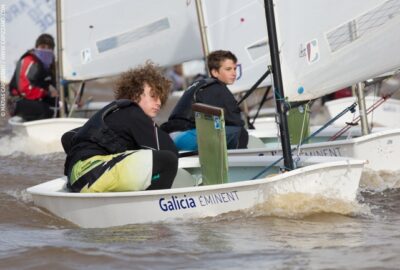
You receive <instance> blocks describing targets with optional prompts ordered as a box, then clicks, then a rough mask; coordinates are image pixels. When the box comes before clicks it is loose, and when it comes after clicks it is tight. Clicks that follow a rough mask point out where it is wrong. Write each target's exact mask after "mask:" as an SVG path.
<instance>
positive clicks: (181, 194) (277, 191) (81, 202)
mask: <svg viewBox="0 0 400 270" xmlns="http://www.w3.org/2000/svg"><path fill="white" fill-rule="evenodd" d="M259 158H260V157H252V158H251V159H253V160H254V159H259ZM263 158H266V157H263ZM269 158H271V157H269ZM247 162H249V161H248V160H247ZM251 163H252V164H253V165H254V164H255V163H257V162H254V161H253V162H251ZM196 164H198V161H197V163H196ZM196 164H194V166H196ZM243 164H244V163H243ZM363 164H364V161H359V160H344V161H343V160H342V161H334V162H327V163H321V164H316V165H310V166H305V167H304V168H300V169H296V170H293V171H290V172H287V173H284V174H278V175H274V176H271V177H267V178H263V179H258V180H247V181H239V182H234V183H228V184H218V185H211V186H193V185H190V186H189V187H183V188H173V189H168V190H155V191H139V192H113V193H84V194H83V193H82V194H81V193H70V192H68V191H66V190H65V183H66V179H65V178H57V179H55V180H52V181H49V182H46V183H43V184H39V185H37V186H34V187H31V188H28V190H27V191H28V193H30V194H31V195H32V198H33V201H34V203H35V205H37V206H40V207H43V208H45V209H47V210H48V211H50V212H51V213H53V214H55V215H57V216H59V217H62V218H64V219H66V220H69V221H70V222H72V223H75V224H76V225H78V226H81V227H85V228H94V227H111V226H120V225H126V224H138V223H152V222H171V221H179V220H181V221H182V220H183V221H185V220H190V219H195V218H204V217H213V216H217V215H220V214H223V213H228V212H231V211H239V210H246V209H249V208H252V207H254V206H256V205H259V204H263V203H266V202H267V201H268V200H269V199H271V198H273V197H274V196H279V195H286V194H292V193H301V194H307V195H309V196H318V197H319V198H320V197H325V198H327V199H334V200H342V201H345V202H352V201H354V200H355V199H356V195H357V189H358V186H359V181H360V177H361V172H362V169H363ZM192 165H193V164H192ZM259 165H260V164H259ZM182 171H183V170H182V169H180V172H181V173H180V174H178V175H180V176H179V177H183V178H185V179H186V180H187V181H189V182H191V183H193V182H192V180H193V179H190V178H191V177H190V176H189V177H187V176H188V172H187V171H183V172H184V173H183V174H182ZM175 181H177V179H176V180H175ZM180 181H182V179H180Z"/></svg>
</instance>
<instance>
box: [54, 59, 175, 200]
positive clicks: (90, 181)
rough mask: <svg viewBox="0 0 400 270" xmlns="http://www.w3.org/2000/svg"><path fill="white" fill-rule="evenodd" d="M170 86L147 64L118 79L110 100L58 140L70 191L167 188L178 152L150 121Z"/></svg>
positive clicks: (158, 71)
mask: <svg viewBox="0 0 400 270" xmlns="http://www.w3.org/2000/svg"><path fill="white" fill-rule="evenodd" d="M170 87H171V82H170V81H169V80H168V79H166V78H165V77H164V76H163V75H162V73H161V70H160V69H159V68H158V67H157V66H156V65H154V64H153V63H151V62H148V63H146V64H145V65H144V66H139V67H138V68H136V69H131V70H129V71H127V72H125V73H122V74H121V76H120V77H119V79H118V81H117V84H116V89H115V91H114V94H115V98H116V100H115V101H113V102H111V103H110V104H108V105H107V106H105V107H104V108H103V109H101V110H100V111H98V112H97V113H96V114H94V115H93V116H92V117H91V118H90V119H89V120H88V122H86V124H85V125H84V126H83V127H81V128H78V129H75V130H72V131H69V132H67V133H65V134H64V135H63V137H62V139H61V140H62V144H63V147H64V150H65V152H66V153H67V159H66V161H65V168H64V169H65V170H64V173H65V175H67V176H68V187H69V189H70V190H71V191H73V192H115V191H138V190H154V189H168V188H171V186H172V184H173V181H174V179H175V176H176V172H177V169H178V151H177V149H176V147H175V145H174V143H173V141H172V140H171V138H170V137H169V136H168V134H167V133H165V132H164V131H162V130H161V129H159V127H158V126H157V125H156V124H155V123H154V122H153V118H154V117H156V116H157V114H158V113H159V111H160V108H161V106H162V105H164V104H165V102H166V100H167V97H168V93H169V90H170Z"/></svg>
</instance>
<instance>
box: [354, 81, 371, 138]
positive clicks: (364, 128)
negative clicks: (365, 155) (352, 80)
mask: <svg viewBox="0 0 400 270" xmlns="http://www.w3.org/2000/svg"><path fill="white" fill-rule="evenodd" d="M355 88H356V89H355V92H356V96H357V102H358V108H359V110H360V120H361V132H362V135H368V134H369V133H370V130H369V126H368V118H367V106H366V105H365V95H364V84H363V83H362V82H359V83H357V85H356V86H355Z"/></svg>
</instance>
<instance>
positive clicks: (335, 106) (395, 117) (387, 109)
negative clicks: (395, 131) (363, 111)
mask: <svg viewBox="0 0 400 270" xmlns="http://www.w3.org/2000/svg"><path fill="white" fill-rule="evenodd" d="M379 99H380V97H374V96H367V97H365V105H366V107H367V108H369V107H371V106H372V104H374V103H375V102H376V101H378V100H379ZM356 101H357V100H356V98H355V97H347V98H341V99H337V100H332V101H328V102H326V103H325V106H326V108H327V109H328V112H329V115H330V116H331V117H334V116H336V115H337V114H339V113H340V112H341V111H342V110H343V108H346V107H348V106H350V105H351V104H352V103H354V102H356ZM358 115H359V113H356V115H355V117H357V116H358ZM399 115H400V100H396V99H388V100H386V101H385V102H384V103H383V104H382V105H380V106H379V107H378V108H376V109H375V110H374V111H373V112H371V113H370V114H369V115H368V123H372V124H373V126H375V127H391V128H400V120H399ZM352 120H353V115H352V114H348V115H345V116H343V117H341V118H340V119H338V120H337V121H336V122H335V123H334V124H335V125H338V126H344V125H345V124H346V122H351V121H352Z"/></svg>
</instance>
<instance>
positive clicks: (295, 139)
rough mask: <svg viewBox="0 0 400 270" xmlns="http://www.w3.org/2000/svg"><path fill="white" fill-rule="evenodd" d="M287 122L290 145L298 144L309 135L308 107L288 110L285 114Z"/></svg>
mask: <svg viewBox="0 0 400 270" xmlns="http://www.w3.org/2000/svg"><path fill="white" fill-rule="evenodd" d="M287 120H288V126H289V137H290V143H291V144H293V145H295V144H299V143H300V141H301V140H304V139H305V138H307V137H308V136H309V135H310V108H309V106H308V105H301V106H299V107H296V108H293V109H290V110H289V111H288V113H287ZM303 122H304V127H303ZM302 130H303V132H302Z"/></svg>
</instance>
